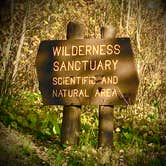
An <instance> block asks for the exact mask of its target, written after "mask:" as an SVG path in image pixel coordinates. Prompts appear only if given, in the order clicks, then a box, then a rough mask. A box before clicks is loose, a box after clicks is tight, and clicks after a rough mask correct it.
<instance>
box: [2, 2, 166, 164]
mask: <svg viewBox="0 0 166 166" xmlns="http://www.w3.org/2000/svg"><path fill="white" fill-rule="evenodd" d="M0 6H1V7H0V36H1V37H0V66H1V67H0V83H1V84H0V121H1V136H0V149H1V152H0V154H1V155H0V156H1V157H0V165H3V164H4V165H14V164H15V165H32V163H33V164H34V165H104V164H106V165H110V164H112V165H113V166H114V165H119V163H121V164H124V165H129V166H130V165H131V166H132V165H134V166H135V165H152V166H158V165H159V166H160V165H164V163H166V159H165V156H166V145H165V142H166V136H165V133H166V128H165V126H166V122H165V108H166V95H165V94H166V77H165V76H166V67H165V64H166V58H165V55H166V47H165V42H166V31H165V27H166V21H165V20H166V3H165V1H162V0H151V1H150V0H149V1H148V0H134V1H132V0H40V1H39V0H26V1H21V0H6V1H1V2H0ZM69 21H79V22H81V23H82V24H84V26H85V27H86V31H85V38H100V37H101V34H100V29H101V27H102V26H105V25H109V24H112V25H113V26H114V27H116V29H117V35H116V37H130V39H131V44H132V49H133V52H134V57H135V61H136V64H137V70H138V75H139V80H140V84H139V89H138V94H137V99H136V103H135V104H134V105H131V106H125V107H124V106H123V107H122V106H115V109H114V148H113V149H112V150H111V149H102V148H99V149H96V147H97V132H98V107H97V106H83V107H82V110H81V134H80V146H78V147H71V146H66V145H60V127H61V123H62V110H63V106H43V104H42V100H41V94H40V92H39V88H38V80H37V74H36V68H35V59H36V55H37V51H38V46H39V43H40V41H42V40H55V39H56V40H62V39H66V25H67V23H68V22H69Z"/></svg>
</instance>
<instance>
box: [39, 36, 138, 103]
mask: <svg viewBox="0 0 166 166" xmlns="http://www.w3.org/2000/svg"><path fill="white" fill-rule="evenodd" d="M36 68H37V74H38V80H39V89H40V91H41V94H42V98H43V103H44V104H45V105H86V104H96V105H115V104H123V105H128V104H133V103H134V100H135V97H136V93H137V89H138V84H139V80H138V75H137V71H136V67H135V63H134V58H133V52H132V49H131V44H130V39H129V38H116V39H115V40H109V39H70V40H54V41H42V42H41V43H40V46H39V50H38V54H37V58H36Z"/></svg>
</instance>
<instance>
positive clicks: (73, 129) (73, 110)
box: [61, 22, 84, 145]
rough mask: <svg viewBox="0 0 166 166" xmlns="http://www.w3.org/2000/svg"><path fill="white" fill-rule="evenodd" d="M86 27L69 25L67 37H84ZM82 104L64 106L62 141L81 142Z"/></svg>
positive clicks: (68, 142) (67, 142) (65, 142)
mask: <svg viewBox="0 0 166 166" xmlns="http://www.w3.org/2000/svg"><path fill="white" fill-rule="evenodd" d="M83 38H84V27H83V25H82V24H80V23H78V22H69V23H68V25H67V39H83ZM80 115H81V106H64V109H63V119H62V127H61V143H62V144H68V145H78V144H79V133H80Z"/></svg>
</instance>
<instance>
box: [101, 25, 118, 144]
mask: <svg viewBox="0 0 166 166" xmlns="http://www.w3.org/2000/svg"><path fill="white" fill-rule="evenodd" d="M115 34H116V30H115V28H114V27H113V26H112V25H109V26H105V27H102V28H101V37H102V38H104V39H114V38H115ZM113 111H114V106H102V105H100V106H99V135H98V146H99V147H111V146H112V145H113Z"/></svg>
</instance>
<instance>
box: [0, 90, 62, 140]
mask: <svg viewBox="0 0 166 166" xmlns="http://www.w3.org/2000/svg"><path fill="white" fill-rule="evenodd" d="M40 103H41V97H40V95H39V94H37V93H30V92H28V91H23V92H20V94H19V96H10V97H9V96H7V97H3V98H1V112H0V115H1V116H0V118H1V121H3V123H4V124H6V125H10V126H12V127H14V128H18V127H21V128H24V129H26V130H29V131H31V132H32V133H35V134H36V135H37V136H38V137H40V138H44V137H47V138H49V137H51V136H52V135H55V136H57V135H60V127H59V125H60V118H59V117H58V116H57V111H58V108H57V107H55V109H54V110H50V109H49V108H47V107H45V106H42V105H41V104H40Z"/></svg>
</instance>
